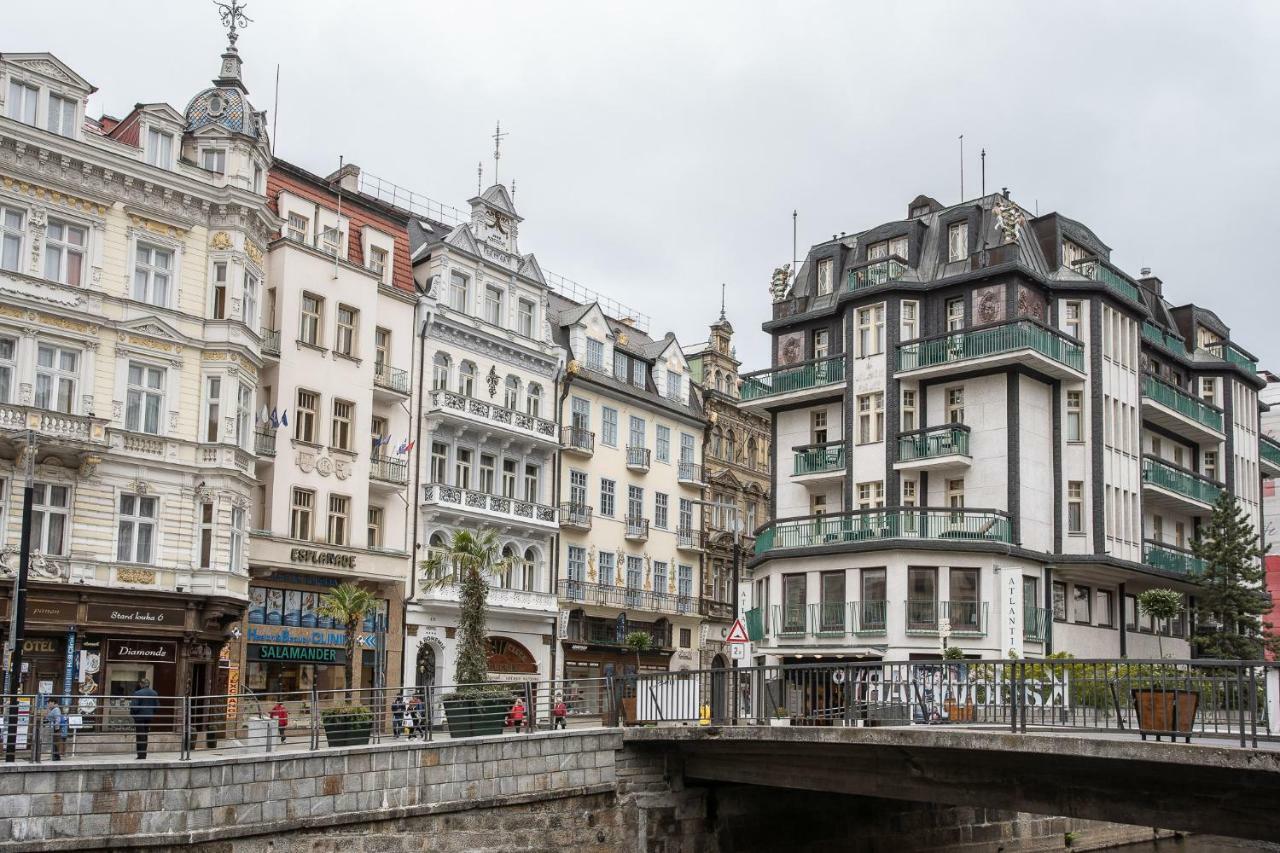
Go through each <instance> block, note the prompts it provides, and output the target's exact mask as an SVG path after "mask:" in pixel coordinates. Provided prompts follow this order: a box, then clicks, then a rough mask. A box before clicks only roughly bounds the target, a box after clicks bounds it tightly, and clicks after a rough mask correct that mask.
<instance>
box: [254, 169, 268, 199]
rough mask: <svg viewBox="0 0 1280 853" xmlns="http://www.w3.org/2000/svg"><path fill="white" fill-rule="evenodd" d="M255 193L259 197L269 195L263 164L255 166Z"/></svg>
mask: <svg viewBox="0 0 1280 853" xmlns="http://www.w3.org/2000/svg"><path fill="white" fill-rule="evenodd" d="M253 191H254V192H255V193H257V194H258V195H266V194H267V182H266V179H265V174H264V173H263V171H262V164H261V163H254V164H253Z"/></svg>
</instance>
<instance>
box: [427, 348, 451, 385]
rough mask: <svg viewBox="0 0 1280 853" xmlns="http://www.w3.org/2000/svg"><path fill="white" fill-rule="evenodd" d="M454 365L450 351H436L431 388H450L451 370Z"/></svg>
mask: <svg viewBox="0 0 1280 853" xmlns="http://www.w3.org/2000/svg"><path fill="white" fill-rule="evenodd" d="M452 366H453V361H452V360H451V359H450V358H449V353H447V352H438V353H436V355H435V358H433V359H432V360H431V389H432V390H433V391H448V390H449V372H450V369H451V368H452Z"/></svg>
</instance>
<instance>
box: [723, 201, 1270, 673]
mask: <svg viewBox="0 0 1280 853" xmlns="http://www.w3.org/2000/svg"><path fill="white" fill-rule="evenodd" d="M907 213H908V216H907V217H906V218H904V219H902V220H899V221H895V222H889V223H885V224H883V225H879V226H876V227H874V228H871V229H868V230H865V231H860V232H858V233H856V234H853V235H851V236H845V237H841V238H837V239H833V240H831V241H829V242H825V243H821V244H819V245H816V246H814V247H812V248H811V249H810V250H809V253H808V257H807V258H806V259H805V261H804V263H803V264H802V266H801V267H800V269H799V271H798V275H797V276H796V277H795V279H794V281H790V280H788V278H787V274H786V272H785V271H779V273H777V274H775V279H774V283H773V286H772V288H771V290H772V294H773V300H774V302H773V319H771V320H770V321H769V322H767V323H766V324H765V329H766V330H767V331H768V332H769V333H770V334H771V335H772V338H773V349H772V352H773V364H774V366H773V367H771V368H770V369H768V370H764V371H759V372H756V373H754V374H750V375H747V376H745V377H744V383H743V386H742V391H741V396H742V399H743V401H744V403H745V404H746V405H747V406H749V407H751V408H753V409H755V410H757V411H759V412H762V413H765V414H767V415H768V416H769V417H770V418H771V419H772V430H773V440H772V447H773V449H774V456H773V471H774V479H773V488H772V492H771V510H772V512H771V515H772V518H773V520H772V521H770V522H769V523H767V524H765V525H763V526H762V527H761V528H760V529H759V531H758V535H757V539H756V548H755V551H756V554H755V557H754V560H753V571H754V581H753V590H752V599H753V601H752V604H753V607H752V609H751V611H750V612H749V614H748V617H749V618H748V626H749V630H750V633H751V635H752V637H753V639H754V640H755V650H756V653H757V655H758V658H759V659H761V660H765V661H769V662H774V661H792V660H813V659H816V658H823V659H828V660H829V659H845V660H856V659H892V660H905V659H911V658H918V659H929V658H936V657H938V656H939V655H940V654H941V653H942V650H943V648H944V646H946V645H950V646H958V647H960V648H961V649H962V650H963V652H964V653H965V654H966V655H967V656H971V657H982V658H993V657H1000V656H1004V655H1007V654H1008V653H1009V652H1010V651H1013V652H1016V653H1017V654H1019V655H1023V656H1027V657H1040V656H1043V655H1046V654H1049V653H1051V652H1070V653H1072V654H1074V655H1076V656H1080V657H1116V656H1122V655H1127V656H1130V657H1139V658H1141V657H1155V656H1157V654H1158V645H1157V639H1158V638H1157V636H1155V634H1156V633H1157V632H1161V633H1163V634H1165V635H1166V637H1165V639H1164V650H1165V652H1166V653H1170V654H1172V655H1173V656H1174V657H1186V656H1188V654H1189V647H1188V641H1187V637H1188V634H1189V625H1190V624H1192V623H1193V620H1194V618H1195V609H1196V597H1195V590H1196V587H1195V586H1194V583H1193V579H1194V576H1195V575H1196V574H1197V573H1198V572H1200V571H1202V570H1203V567H1202V566H1201V565H1200V563H1199V561H1197V560H1196V559H1195V557H1193V556H1192V555H1191V553H1190V551H1189V550H1188V549H1189V546H1190V543H1191V541H1192V539H1193V537H1194V536H1195V535H1196V531H1197V529H1198V528H1199V526H1200V525H1201V524H1203V523H1204V522H1205V520H1206V519H1207V517H1208V516H1209V514H1210V509H1211V507H1212V505H1213V502H1214V501H1215V499H1216V498H1217V496H1218V494H1219V493H1220V492H1221V491H1222V490H1224V489H1226V490H1228V491H1230V492H1231V493H1233V494H1235V495H1236V496H1237V497H1238V498H1239V499H1240V501H1241V504H1242V506H1243V507H1244V508H1245V509H1246V510H1247V511H1248V512H1249V513H1250V515H1251V516H1252V518H1253V519H1254V523H1255V527H1256V526H1257V524H1258V521H1259V520H1260V519H1259V512H1260V494H1261V483H1262V478H1263V477H1267V476H1273V475H1275V474H1277V473H1280V445H1276V444H1275V443H1274V442H1273V441H1271V440H1270V439H1269V438H1267V437H1265V436H1260V434H1259V428H1258V425H1259V408H1260V406H1259V401H1258V391H1259V389H1260V388H1262V387H1263V382H1262V380H1261V379H1260V378H1259V377H1258V375H1257V365H1256V363H1255V360H1254V357H1253V356H1252V355H1250V354H1249V353H1248V351H1247V350H1246V349H1245V348H1244V347H1243V346H1242V345H1241V344H1240V343H1238V342H1236V341H1234V340H1233V339H1232V337H1231V332H1230V329H1229V328H1228V327H1227V326H1226V324H1225V323H1224V322H1223V321H1222V320H1221V319H1220V318H1219V317H1218V316H1217V315H1216V314H1215V313H1214V312H1213V311H1211V310H1209V309H1207V308H1202V307H1200V306H1197V305H1194V304H1184V305H1181V306H1175V305H1174V304H1172V303H1170V302H1169V301H1168V300H1167V299H1166V298H1165V293H1164V286H1163V284H1162V282H1161V281H1160V279H1158V278H1156V277H1154V276H1151V275H1149V274H1147V273H1146V271H1144V274H1143V275H1142V276H1141V277H1138V278H1135V277H1132V276H1130V275H1129V274H1127V273H1126V272H1125V271H1123V270H1121V269H1120V268H1119V267H1117V266H1116V265H1114V264H1113V263H1112V262H1111V260H1110V255H1111V250H1110V248H1109V247H1108V246H1107V245H1106V244H1105V243H1104V242H1103V241H1102V240H1101V239H1100V237H1099V236H1098V235H1096V234H1095V233H1094V232H1093V231H1091V230H1090V229H1089V228H1088V227H1087V226H1086V225H1084V224H1083V223H1081V222H1078V221H1076V220H1073V219H1070V218H1068V217H1066V216H1063V215H1061V214H1058V213H1049V214H1045V215H1043V216H1034V215H1032V214H1031V213H1029V212H1028V211H1026V210H1025V209H1023V208H1021V207H1020V206H1019V205H1018V204H1017V203H1016V202H1014V201H1012V200H1011V199H1010V198H1009V197H1008V196H1007V194H1006V195H990V196H985V197H983V198H979V199H975V200H973V201H968V202H965V203H963V204H957V205H953V206H949V207H948V206H943V205H941V204H939V203H937V202H936V201H934V200H933V199H930V198H928V197H925V196H920V197H918V198H917V199H915V200H914V201H912V202H911V204H910V205H909V208H908V211H907ZM1151 587H1168V588H1172V589H1175V590H1177V591H1180V592H1182V593H1183V594H1184V596H1185V601H1186V608H1185V610H1184V613H1183V615H1182V616H1180V617H1179V618H1178V619H1176V620H1174V621H1173V622H1172V623H1170V624H1153V623H1152V622H1151V620H1150V619H1149V618H1148V617H1146V616H1145V615H1143V614H1140V613H1139V612H1138V609H1137V606H1136V596H1137V595H1138V594H1139V593H1140V592H1142V591H1143V590H1145V589H1148V588H1151Z"/></svg>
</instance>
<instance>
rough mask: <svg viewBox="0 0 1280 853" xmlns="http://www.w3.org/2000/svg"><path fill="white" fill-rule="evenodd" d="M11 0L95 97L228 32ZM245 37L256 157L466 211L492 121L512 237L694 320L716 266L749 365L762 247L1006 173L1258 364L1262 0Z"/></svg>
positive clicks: (458, 17)
mask: <svg viewBox="0 0 1280 853" xmlns="http://www.w3.org/2000/svg"><path fill="white" fill-rule="evenodd" d="M57 5H58V9H59V10H60V11H59V14H58V19H59V23H58V24H57V25H56V26H51V25H50V19H49V14H50V12H49V9H48V8H45V7H43V6H41V5H40V4H30V3H28V4H9V6H10V7H11V8H7V9H6V11H5V15H4V19H5V23H4V28H3V31H2V32H0V50H5V51H41V50H48V51H52V52H53V53H55V54H57V55H58V57H59V58H60V59H62V60H63V61H65V62H66V63H68V64H69V65H70V66H71V67H72V68H74V69H75V70H77V71H78V72H79V73H81V74H82V75H84V76H85V77H86V78H87V79H88V80H89V81H90V82H92V83H93V84H94V85H96V86H97V87H98V88H99V93H98V94H97V95H95V96H94V98H93V99H92V101H91V103H90V109H91V110H93V111H97V110H105V111H107V112H109V113H112V114H115V115H123V114H124V113H126V112H127V111H128V109H129V108H130V107H131V106H132V105H133V104H134V103H135V102H140V101H167V102H169V103H171V104H173V105H174V106H175V107H177V108H178V109H180V110H181V109H182V108H183V107H185V105H186V103H187V100H188V99H189V98H190V97H191V96H192V95H194V94H195V93H196V92H197V91H199V90H200V89H201V88H202V87H204V86H207V85H208V81H209V79H210V78H212V77H213V76H214V74H215V73H216V71H217V67H218V55H219V53H220V52H221V50H222V47H223V45H224V44H225V36H224V34H223V31H222V30H221V28H220V26H219V22H218V17H217V13H216V11H215V9H214V7H213V3H212V2H204V0H157V2H150V0H148V1H147V2H142V0H136V1H131V2H120V3H113V4H109V6H108V5H104V4H102V3H100V2H97V0H95V2H66V0H64V2H62V3H59V4H57ZM247 12H248V15H249V17H251V18H252V19H253V23H252V24H251V25H250V26H249V27H248V29H247V30H246V31H245V32H244V33H243V35H242V37H241V39H240V43H239V47H240V52H241V56H242V57H243V59H244V61H245V75H246V80H247V83H248V86H249V89H250V99H251V100H252V101H253V102H254V104H255V105H256V106H257V107H258V108H259V109H264V108H265V109H268V110H271V109H273V107H274V104H273V91H272V90H273V85H274V78H275V71H276V65H277V64H279V65H280V67H281V72H280V102H279V108H278V120H279V127H278V133H277V136H276V141H277V149H276V150H277V154H279V155H280V156H282V157H284V158H286V159H288V160H291V161H293V162H295V163H298V164H299V165H301V166H303V167H305V168H308V169H310V170H312V171H315V172H319V173H321V174H327V173H328V172H329V171H331V170H333V169H335V168H337V164H338V157H339V155H342V156H345V157H346V159H347V161H348V162H354V163H357V164H358V165H359V166H361V167H362V168H363V169H364V170H365V171H367V172H370V173H373V174H376V175H378V176H380V177H383V178H386V179H389V180H392V181H394V182H396V183H398V184H401V185H403V186H405V187H408V188H410V189H413V190H414V191H415V192H419V193H423V194H426V195H428V196H431V197H433V198H435V199H438V200H441V201H444V202H447V203H451V204H455V205H464V203H465V201H466V199H467V198H469V197H471V196H472V195H473V194H474V192H475V187H476V164H477V162H480V161H483V163H484V167H485V184H486V185H488V184H489V183H491V182H492V177H493V172H492V169H493V156H492V155H493V141H492V139H491V138H490V137H491V134H492V133H493V128H494V123H495V121H497V120H501V122H502V127H503V129H504V130H506V131H508V132H509V133H510V136H509V137H507V139H506V141H505V142H504V145H503V153H502V161H501V174H500V178H501V179H502V180H503V181H504V182H509V180H510V179H511V178H512V177H514V178H515V179H516V181H517V195H516V206H517V208H518V209H519V211H520V213H521V214H522V215H523V216H524V217H525V223H524V226H523V229H522V231H521V241H520V242H521V249H522V250H523V251H526V252H530V251H532V252H534V253H536V254H537V256H538V258H539V261H540V262H541V263H542V266H543V267H544V268H545V269H550V270H554V271H555V272H558V273H560V274H562V275H565V276H568V277H570V278H573V279H575V280H577V281H580V282H582V283H583V284H585V285H588V286H590V287H592V288H594V289H596V290H598V291H600V292H602V293H604V294H606V295H609V296H612V297H614V298H616V299H619V300H621V301H623V302H625V303H627V304H628V305H631V306H633V307H634V308H636V309H637V310H639V311H642V312H644V313H647V314H649V315H650V316H651V317H652V318H653V323H652V329H651V331H653V332H654V333H655V334H661V333H662V332H664V331H666V330H668V329H670V330H672V331H674V332H675V333H676V334H677V336H679V338H680V340H681V341H682V342H683V343H693V342H695V341H700V340H705V337H706V326H707V325H708V324H709V323H710V322H712V321H713V320H714V319H715V317H716V315H717V312H718V310H719V299H720V287H719V285H720V283H721V282H725V283H727V284H728V292H729V317H730V319H731V320H732V321H733V323H734V325H735V327H736V329H737V332H738V335H737V337H738V351H739V355H740V357H741V358H742V359H743V360H744V361H745V366H744V369H753V368H759V367H762V366H765V365H766V363H767V353H768V344H767V339H766V338H765V336H764V334H763V333H762V332H760V323H761V322H762V321H763V320H764V319H765V317H766V316H767V314H768V311H769V299H768V296H767V293H766V287H767V284H768V281H769V275H770V272H771V271H772V270H773V268H774V267H776V266H778V265H780V264H782V263H785V262H787V261H789V260H790V259H791V211H792V210H793V209H797V210H799V242H800V247H801V248H800V255H801V256H802V257H803V255H804V250H805V247H807V246H808V245H810V244H812V243H815V242H818V241H820V240H823V239H828V238H830V236H831V235H832V234H835V233H838V232H842V231H850V232H851V231H857V230H861V229H863V228H867V227H870V226H872V225H876V224H879V223H881V222H884V221H888V220H892V219H900V218H902V217H903V216H905V214H906V205H907V202H908V201H909V200H910V199H911V198H912V197H914V196H915V195H916V194H917V193H926V194H929V195H932V196H934V197H935V198H937V199H938V200H940V201H942V202H943V203H947V204H950V203H954V202H956V201H958V200H959V197H960V178H959V159H960V158H959V149H958V141H957V137H958V136H959V135H960V134H961V133H963V134H964V136H965V190H966V196H969V197H973V196H976V195H977V194H978V189H979V174H978V173H979V159H978V152H979V149H980V148H983V147H985V148H986V150H987V188H988V190H994V189H998V188H1000V187H1002V186H1007V187H1009V188H1010V190H1011V192H1012V194H1013V197H1014V198H1015V199H1016V200H1017V201H1019V202H1021V203H1022V204H1023V205H1024V206H1026V207H1027V208H1028V209H1031V210H1033V211H1034V210H1036V209H1038V210H1039V211H1040V212H1041V213H1044V212H1047V211H1051V210H1058V211H1060V212H1062V213H1063V214H1065V215H1067V216H1071V217H1073V218H1076V219H1079V220H1081V221H1083V222H1084V223H1086V224H1087V225H1089V226H1090V227H1091V228H1093V230H1094V231H1095V232H1096V233H1097V234H1098V235H1099V236H1100V237H1101V238H1102V239H1103V240H1104V241H1105V242H1106V243H1108V244H1109V245H1110V246H1111V247H1112V249H1113V260H1115V261H1116V262H1117V263H1119V264H1120V265H1121V266H1122V267H1123V268H1124V269H1125V270H1127V271H1128V272H1129V273H1131V274H1134V275H1136V274H1137V272H1138V270H1139V268H1140V267H1142V266H1150V267H1152V268H1153V270H1154V271H1155V273H1156V274H1157V275H1159V276H1161V277H1162V278H1163V279H1164V282H1165V292H1166V295H1167V297H1168V298H1169V299H1170V300H1171V301H1172V302H1174V303H1175V304H1182V303H1185V302H1190V301H1195V302H1198V303H1200V304H1203V305H1206V306H1208V307H1210V308H1212V309H1214V310H1215V311H1217V312H1218V314H1219V315H1220V316H1221V317H1222V319H1223V320H1224V321H1225V322H1226V323H1227V324H1228V325H1229V326H1230V327H1231V329H1232V337H1233V339H1235V340H1236V341H1237V342H1238V343H1240V344H1241V345H1242V346H1244V347H1245V348H1246V349H1249V350H1252V351H1253V352H1254V353H1255V354H1257V355H1258V356H1260V357H1261V358H1262V360H1263V362H1264V364H1266V365H1269V366H1270V367H1272V368H1280V335H1277V333H1276V332H1277V325H1278V324H1277V320H1278V319H1280V317H1278V316H1277V310H1276V303H1277V300H1276V296H1277V294H1276V285H1277V276H1276V274H1275V269H1276V264H1275V263H1274V261H1273V257H1274V247H1275V244H1276V242H1277V238H1276V236H1275V235H1276V233H1277V231H1278V230H1280V229H1278V228H1277V223H1276V221H1275V220H1274V219H1273V217H1272V213H1273V210H1272V205H1273V204H1274V199H1275V196H1276V194H1277V190H1278V189H1280V180H1278V179H1280V165H1278V162H1280V94H1278V88H1280V50H1278V49H1277V46H1278V45H1280V4H1277V3H1265V2H1259V3H1204V2H1197V3H1171V2H1158V3H1138V2H1124V3H1115V2H1104V3H1097V4H1062V3H1057V4H1052V5H1050V4H1047V3H1014V2H991V3H975V2H945V3H921V2H912V3H886V2H875V3H853V2H841V3H831V4H819V3H800V2H786V3H755V2H727V3H719V4H713V3H708V2H696V3H690V2H678V3H664V2H655V0H645V2H635V3H629V4H621V3H608V2H589V3H588V2H579V3H548V2H536V3H529V2H524V3H486V2H475V1H474V0H473V1H472V2H467V3H443V2H421V0H419V2H390V1H389V0H377V2H372V0H366V2H363V3H351V2H349V0H341V2H337V1H336V0H305V2H301V0H298V1H297V2H295V0H270V2H267V0H257V2H252V0H251V2H249V4H248V9H247Z"/></svg>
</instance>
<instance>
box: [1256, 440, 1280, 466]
mask: <svg viewBox="0 0 1280 853" xmlns="http://www.w3.org/2000/svg"><path fill="white" fill-rule="evenodd" d="M1258 455H1259V456H1261V457H1262V461H1263V462H1266V463H1267V464H1269V465H1273V466H1275V467H1277V468H1280V442H1277V441H1276V440H1275V439H1274V438H1272V437H1271V436H1269V435H1264V436H1261V437H1260V438H1259V440H1258Z"/></svg>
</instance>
